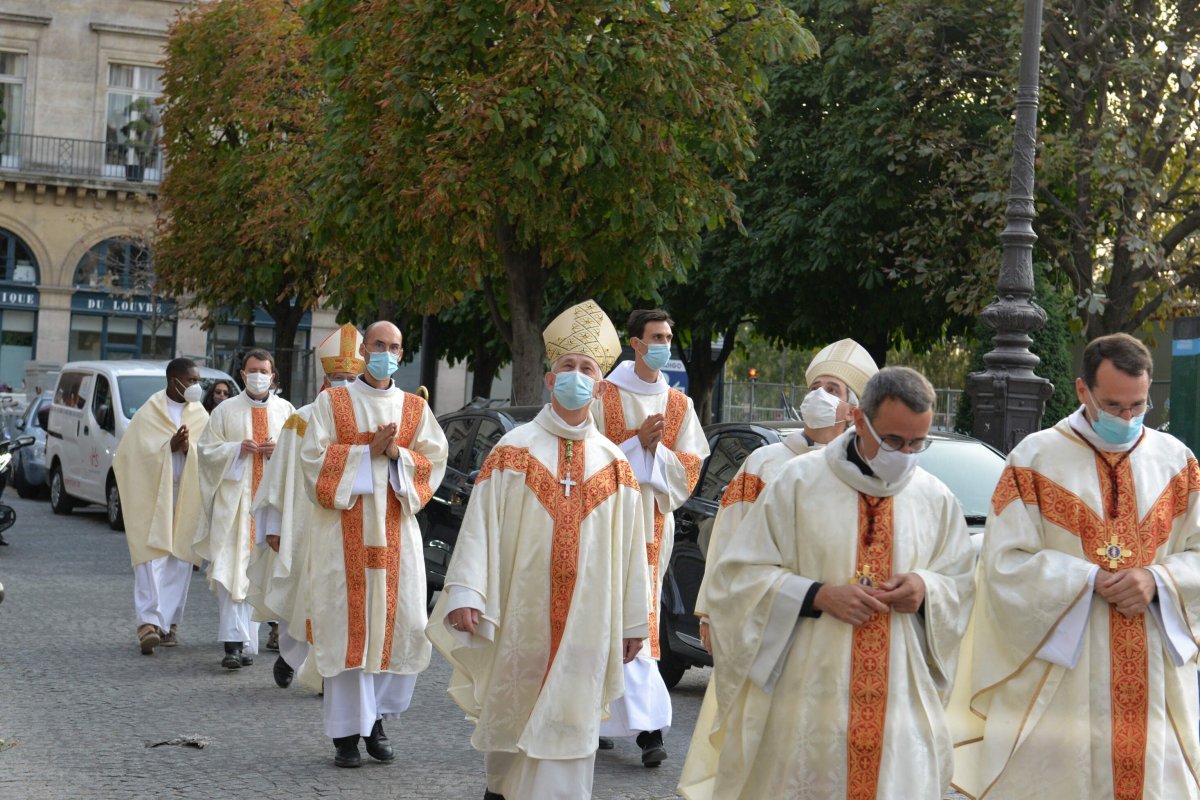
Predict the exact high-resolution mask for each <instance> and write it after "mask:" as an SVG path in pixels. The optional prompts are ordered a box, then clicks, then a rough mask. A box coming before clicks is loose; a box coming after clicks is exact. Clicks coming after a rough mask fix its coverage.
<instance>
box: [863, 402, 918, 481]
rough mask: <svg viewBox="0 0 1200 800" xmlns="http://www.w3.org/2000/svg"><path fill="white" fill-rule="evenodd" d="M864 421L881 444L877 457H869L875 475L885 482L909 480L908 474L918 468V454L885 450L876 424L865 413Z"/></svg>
mask: <svg viewBox="0 0 1200 800" xmlns="http://www.w3.org/2000/svg"><path fill="white" fill-rule="evenodd" d="M863 421H864V422H866V423H867V430H868V431H870V432H871V436H872V437H873V438H874V439H875V442H876V444H878V445H879V452H878V453H876V454H875V457H874V458H867V466H869V467H870V468H871V471H872V472H874V473H875V477H877V478H879V479H880V480H881V481H883V482H884V483H901V482H903V481H906V480H908V476H909V475H912V471H913V470H914V469H916V468H917V454H916V453H902V452H900V451H899V450H884V449H883V439H881V438H880V436H879V434H878V433H876V432H875V426H873V425H872V424H871V420H869V419H867V416H866V415H865V414H864V415H863ZM863 458H866V456H863Z"/></svg>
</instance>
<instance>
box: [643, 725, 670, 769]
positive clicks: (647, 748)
mask: <svg viewBox="0 0 1200 800" xmlns="http://www.w3.org/2000/svg"><path fill="white" fill-rule="evenodd" d="M637 744H638V747H640V748H642V766H643V767H657V766H658V765H659V764H661V763H662V762H663V761H665V760H666V758H667V749H666V748H665V747H663V737H662V731H642V732H641V733H639V734H638V737H637Z"/></svg>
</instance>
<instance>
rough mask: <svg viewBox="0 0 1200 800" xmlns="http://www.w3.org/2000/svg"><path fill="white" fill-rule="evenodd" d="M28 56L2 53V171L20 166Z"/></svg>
mask: <svg viewBox="0 0 1200 800" xmlns="http://www.w3.org/2000/svg"><path fill="white" fill-rule="evenodd" d="M28 60H29V57H28V56H26V55H25V54H24V53H0V133H2V134H3V136H2V137H0V167H10V168H14V167H16V166H17V165H18V162H17V153H18V152H19V150H18V142H19V140H20V137H19V136H18V134H20V133H21V122H22V117H23V116H24V112H25V64H26V62H27V61H28Z"/></svg>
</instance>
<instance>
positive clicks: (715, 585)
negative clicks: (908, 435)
mask: <svg viewBox="0 0 1200 800" xmlns="http://www.w3.org/2000/svg"><path fill="white" fill-rule="evenodd" d="M853 446H855V445H854V435H853V433H852V432H850V433H846V434H843V435H842V436H840V437H838V438H837V439H835V440H834V441H833V442H831V443H830V444H829V445H828V446H827V447H825V448H824V449H823V450H819V451H815V452H811V453H808V454H806V455H802V456H799V457H797V458H794V459H792V460H790V461H788V462H787V464H786V465H785V466H784V467H783V469H782V471H781V472H780V473H779V474H778V475H777V476H776V477H775V479H774V480H773V481H771V482H770V483H768V484H767V486H766V489H765V491H764V492H763V494H762V495H761V496H760V497H759V499H758V501H757V502H756V503H755V504H754V505H753V507H752V508H751V510H750V513H749V514H748V515H747V516H746V518H745V520H744V521H743V522H742V524H741V525H740V526H739V527H738V529H737V530H736V531H735V532H734V534H733V535H732V536H731V537H729V540H728V542H727V543H726V544H725V546H724V551H723V554H722V557H721V559H720V561H719V562H718V564H717V565H716V568H715V569H714V571H713V573H712V575H711V576H710V581H709V591H708V612H709V616H710V618H711V620H712V624H713V627H712V641H713V645H714V660H715V661H717V662H718V663H720V665H721V666H720V669H721V672H720V680H719V681H718V682H717V686H716V693H715V694H716V699H717V711H716V713H715V715H713V716H712V719H714V727H713V728H712V729H711V730H710V733H709V736H708V738H707V740H706V739H704V738H703V737H701V736H700V735H699V732H697V736H696V737H695V739H694V740H693V743H692V749H691V750H690V751H689V753H688V760H687V763H686V764H685V765H684V769H683V774H682V776H681V779H680V786H679V789H680V792H681V793H682V794H683V795H684V797H686V798H689V800H700V798H703V799H704V800H708V799H709V798H720V800H734V799H735V798H736V799H737V800H762V798H775V797H786V798H789V800H829V798H839V797H847V796H853V797H860V796H861V797H878V798H884V799H892V800H939V799H940V798H941V796H942V793H943V791H944V790H945V789H946V787H947V786H948V785H949V782H950V770H951V760H952V756H951V742H950V731H949V727H948V725H947V722H946V718H945V712H944V708H943V703H944V701H945V698H946V697H947V695H948V694H949V691H950V687H951V683H952V678H953V675H954V668H955V660H956V656H957V649H958V641H959V638H960V637H961V635H962V631H963V629H964V628H965V626H966V621H967V616H968V614H969V613H970V605H971V599H972V595H973V584H972V579H971V576H972V569H973V565H974V555H973V551H972V548H971V543H970V539H969V537H968V534H967V529H966V523H965V520H964V519H963V515H962V511H961V510H960V508H959V505H958V502H957V501H956V500H955V498H954V495H953V494H952V493H951V492H950V490H949V489H947V488H946V486H945V485H944V484H942V483H941V481H939V480H937V478H934V477H933V476H932V475H930V474H929V473H927V472H925V471H924V470H922V469H920V468H918V469H916V470H915V471H914V472H913V473H912V475H911V477H910V478H909V479H908V480H907V481H906V482H903V483H900V484H886V483H884V482H882V481H880V480H879V479H878V478H875V477H873V476H867V475H865V474H863V473H862V472H861V471H860V469H859V467H858V466H857V465H856V464H854V463H853V462H852V461H850V460H849V459H848V457H847V448H848V447H853ZM907 572H915V573H916V574H917V575H919V576H920V577H921V579H922V580H923V581H924V584H925V600H924V605H923V607H922V609H921V611H920V612H918V613H915V614H902V613H898V612H897V613H890V614H881V615H876V616H875V617H874V618H872V619H871V620H870V621H868V622H867V623H864V624H863V625H861V626H858V627H854V626H851V625H848V624H846V623H844V622H840V621H839V620H837V619H836V618H834V617H833V616H831V615H829V614H822V615H820V616H816V617H812V616H805V617H801V616H800V615H801V612H802V611H806V610H807V611H808V612H809V613H817V612H813V611H812V609H811V608H808V609H806V599H808V598H809V594H810V591H815V590H814V587H815V586H816V585H817V583H818V582H820V583H824V584H840V583H846V582H848V581H857V582H860V583H865V582H867V581H870V582H871V583H872V584H874V585H877V584H878V583H880V582H882V581H883V580H885V579H886V578H887V577H890V576H891V575H895V574H900V573H907Z"/></svg>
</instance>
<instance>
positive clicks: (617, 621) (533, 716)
mask: <svg viewBox="0 0 1200 800" xmlns="http://www.w3.org/2000/svg"><path fill="white" fill-rule="evenodd" d="M543 338H544V340H545V344H546V357H547V360H548V361H549V363H550V371H549V372H547V373H546V378H545V385H546V388H547V390H549V391H550V393H551V399H550V403H549V404H547V405H546V406H545V407H543V408H542V410H541V411H540V412H539V413H538V415H537V417H536V418H535V419H534V420H533V421H532V422H530V423H528V424H526V425H523V426H521V427H518V428H516V429H515V430H513V431H510V432H509V433H507V434H506V435H505V436H504V437H503V438H502V439H500V441H499V442H498V443H497V444H496V446H495V447H494V448H493V449H492V451H491V453H490V454H489V455H488V457H487V460H486V461H485V462H484V465H483V469H482V470H481V471H480V473H479V477H478V479H477V480H476V482H475V487H474V489H473V490H472V493H471V500H470V502H469V504H468V505H467V510H466V515H465V517H464V519H463V523H462V527H461V528H460V530H459V535H458V542H457V544H456V546H455V549H454V556H453V557H452V559H451V561H450V567H449V570H448V571H447V574H446V590H447V591H446V592H445V593H444V594H443V595H442V597H441V598H440V599H439V600H438V604H437V606H435V608H434V610H433V613H432V615H431V619H430V623H429V628H428V632H429V638H430V639H431V640H432V641H433V643H434V645H435V646H436V647H437V648H438V650H439V651H440V652H441V653H442V654H443V655H445V656H446V658H447V659H448V660H449V661H450V663H451V664H452V665H453V666H454V673H453V675H452V677H451V679H450V695H451V697H452V698H453V699H454V700H455V702H457V703H458V705H459V706H460V707H461V708H462V709H463V710H464V711H465V712H466V714H467V716H468V718H469V719H470V720H471V721H472V722H473V723H474V724H475V732H474V734H473V735H472V737H471V744H472V745H473V746H474V747H475V749H476V750H480V751H482V752H483V753H484V754H485V759H484V769H485V772H486V774H487V789H486V792H485V795H484V796H485V798H489V799H490V800H497V799H498V798H500V799H503V798H507V800H581V799H583V798H588V797H591V789H592V771H593V765H594V762H595V755H596V746H597V741H598V737H599V730H600V721H601V717H602V716H603V715H604V714H605V712H606V709H607V707H608V706H609V704H611V703H612V702H613V701H614V700H616V699H617V698H619V697H621V695H622V694H623V693H624V692H625V685H624V671H623V669H622V664H623V663H628V662H629V661H631V660H632V659H633V658H634V656H635V655H636V654H637V652H638V650H639V649H641V646H642V641H643V640H644V639H645V638H646V634H647V632H648V625H647V615H648V608H647V603H646V598H647V588H646V586H647V583H646V548H645V544H646V540H645V535H644V533H643V531H642V525H643V515H642V510H641V493H640V489H639V487H638V483H637V480H636V479H635V478H634V476H633V471H632V470H631V468H630V466H629V462H628V461H626V459H625V458H624V456H623V455H622V453H621V450H620V449H619V448H618V447H617V446H616V445H614V444H612V443H611V442H610V441H608V440H607V439H606V438H605V437H604V436H603V435H602V434H601V433H600V432H599V431H598V430H597V429H596V427H595V425H594V424H593V422H592V420H591V417H590V415H589V406H590V404H591V402H592V400H593V398H594V397H595V396H596V394H597V392H598V389H599V385H598V384H599V381H600V377H601V374H602V372H603V371H604V370H607V369H609V368H611V366H612V364H613V362H614V361H616V357H617V354H618V353H619V352H620V342H619V340H618V338H617V334H616V330H615V329H614V328H613V326H612V323H611V322H610V321H609V319H608V317H607V316H606V315H605V314H604V312H603V311H602V310H601V309H600V307H599V306H597V305H596V304H595V303H594V302H592V301H587V302H585V303H581V304H580V305H577V306H574V307H573V308H570V309H567V310H566V311H565V312H563V313H562V314H561V315H560V316H559V317H557V318H556V319H555V320H554V322H552V323H551V324H550V326H549V327H548V328H547V329H546V330H545V332H544V334H543Z"/></svg>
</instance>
